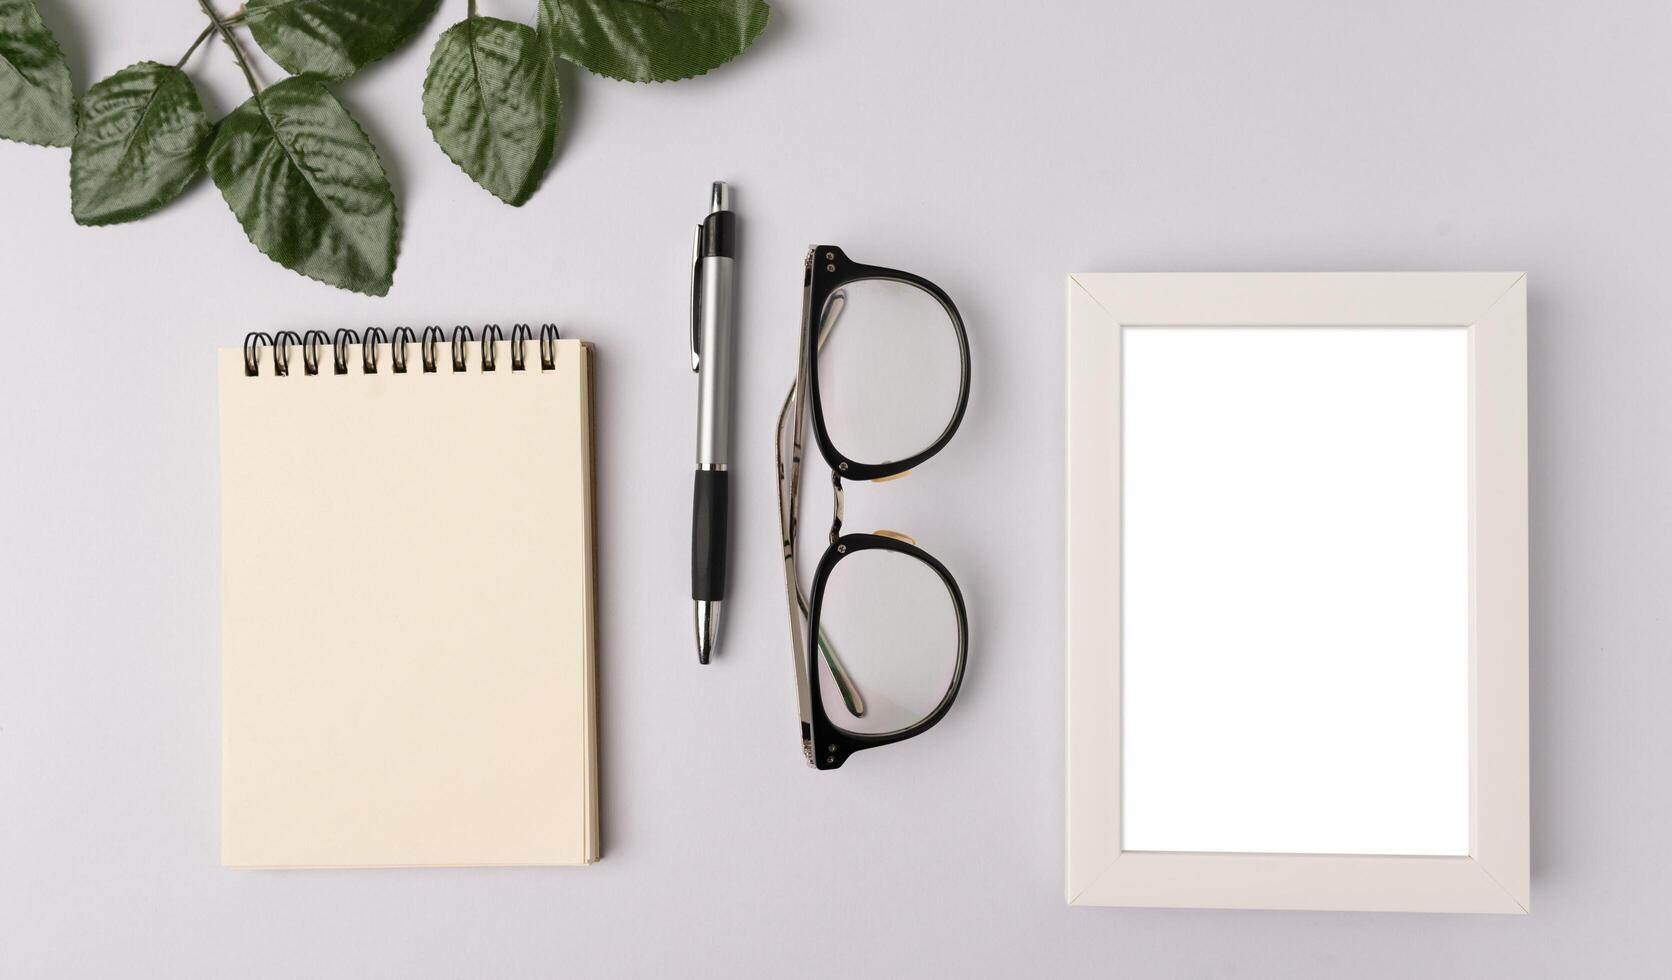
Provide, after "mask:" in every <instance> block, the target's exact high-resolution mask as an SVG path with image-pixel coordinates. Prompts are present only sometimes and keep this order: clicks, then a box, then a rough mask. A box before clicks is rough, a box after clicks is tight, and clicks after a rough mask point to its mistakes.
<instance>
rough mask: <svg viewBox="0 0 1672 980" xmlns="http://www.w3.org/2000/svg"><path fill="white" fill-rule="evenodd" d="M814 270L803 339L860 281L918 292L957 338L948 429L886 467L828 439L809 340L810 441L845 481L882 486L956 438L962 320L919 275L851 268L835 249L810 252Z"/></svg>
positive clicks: (962, 392)
mask: <svg viewBox="0 0 1672 980" xmlns="http://www.w3.org/2000/svg"><path fill="white" fill-rule="evenodd" d="M811 258H812V265H811V267H810V268H809V269H808V274H807V283H806V289H807V299H806V302H805V303H804V304H803V306H802V309H803V313H802V323H801V329H802V332H803V333H804V334H805V333H807V332H808V331H812V330H816V329H817V327H816V324H818V323H819V322H820V320H821V319H822V318H823V316H824V308H825V304H827V303H829V302H830V297H831V296H833V295H834V294H835V293H836V291H837V290H839V289H841V288H842V287H843V286H846V285H848V284H850V283H854V282H859V281H860V280H863V279H882V280H887V281H892V282H903V283H905V284H907V285H910V286H916V287H917V288H918V289H921V290H923V291H924V292H926V293H928V294H929V295H930V296H933V297H934V298H935V300H936V302H938V303H940V305H941V308H942V309H944V310H945V311H946V315H947V317H948V318H949V319H951V321H952V331H953V333H954V334H955V335H956V336H957V338H958V372H959V373H958V403H957V405H955V406H954V407H953V410H952V418H951V419H950V420H949V421H948V422H947V423H946V428H945V429H944V430H943V431H942V432H941V434H940V435H939V436H937V437H936V438H935V441H934V442H932V443H930V444H929V447H928V448H927V449H925V450H923V451H922V452H919V453H916V454H915V455H912V456H908V457H906V458H905V459H900V460H894V461H892V462H888V463H862V462H860V461H858V460H856V459H852V458H850V457H848V456H846V455H844V454H843V453H842V451H841V450H839V449H837V448H836V444H835V443H834V442H833V441H832V440H831V438H830V432H829V430H828V429H827V428H826V427H825V422H824V399H823V397H822V396H821V395H820V393H819V357H818V340H817V338H816V337H814V338H812V340H813V343H811V344H809V345H807V346H808V347H810V348H811V353H810V354H809V357H810V360H809V362H808V363H807V365H806V369H807V396H808V398H809V399H810V401H811V402H812V406H813V437H814V439H815V440H816V441H817V442H818V444H819V453H820V454H822V455H823V456H824V461H825V462H826V463H829V464H830V468H831V469H832V470H834V471H836V472H837V473H839V474H841V476H842V477H844V478H845V479H849V480H885V479H887V478H889V477H891V476H899V475H900V474H902V473H905V472H906V471H908V470H912V469H915V468H917V466H919V465H920V464H922V463H923V462H924V461H925V460H927V459H929V458H930V457H932V456H934V455H935V454H936V453H938V452H940V451H941V450H942V449H944V448H946V444H947V443H949V442H951V441H952V437H953V436H954V435H956V434H957V432H958V426H959V425H960V424H961V423H962V422H963V421H964V410H965V409H967V408H969V404H970V340H969V335H968V334H967V333H966V332H965V331H964V319H963V317H961V316H959V315H958V307H957V306H955V305H953V303H952V297H950V296H948V295H946V292H945V291H944V290H942V289H941V288H940V287H939V286H937V285H935V284H934V283H932V282H930V281H929V280H927V279H925V278H923V277H922V276H919V275H914V274H912V273H910V272H901V271H900V270H898V269H885V268H882V267H881V266H875V265H862V264H860V263H858V262H854V261H852V260H851V259H849V258H848V257H847V255H846V254H844V253H843V252H842V250H841V249H839V248H837V247H836V246H834V245H820V246H818V247H817V248H815V249H814V250H813V254H812V256H811Z"/></svg>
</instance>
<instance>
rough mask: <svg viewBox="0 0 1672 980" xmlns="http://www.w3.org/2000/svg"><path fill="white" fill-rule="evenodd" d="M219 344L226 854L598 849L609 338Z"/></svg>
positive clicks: (543, 853)
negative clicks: (596, 442)
mask: <svg viewBox="0 0 1672 980" xmlns="http://www.w3.org/2000/svg"><path fill="white" fill-rule="evenodd" d="M439 346H440V350H439V352H438V356H437V358H436V362H437V363H436V372H435V373H425V372H424V371H423V367H422V364H421V362H420V359H419V357H418V355H417V347H416V346H414V348H413V353H412V354H411V355H410V356H409V358H408V362H409V363H408V367H407V373H404V374H396V373H393V372H392V371H391V364H390V350H389V348H388V346H387V345H384V346H382V347H381V350H380V358H379V360H380V364H379V365H378V371H377V373H374V374H367V373H364V371H363V368H362V354H361V349H360V348H359V347H358V346H352V347H350V348H349V351H348V354H349V356H348V358H347V363H348V373H346V374H342V375H338V374H335V373H334V366H333V359H332V356H331V351H330V350H329V349H326V350H325V351H324V352H323V353H322V356H321V357H320V362H321V363H320V368H319V373H318V374H317V375H315V376H308V375H307V374H306V373H305V372H304V370H303V368H302V356H301V352H300V350H293V351H292V353H291V357H290V361H291V363H290V371H289V374H288V375H287V376H278V375H276V374H275V371H274V364H273V352H272V350H271V349H268V348H262V349H260V352H259V356H260V361H259V367H260V371H259V374H258V375H257V376H255V377H250V376H248V375H247V374H246V370H245V365H244V353H243V351H241V350H236V349H229V350H222V351H220V352H219V375H220V411H221V478H222V573H223V595H222V619H223V648H222V691H223V702H224V703H223V756H222V759H223V784H222V808H223V812H222V861H223V863H224V864H226V865H227V866H229V867H359V866H404V865H515V864H539V865H552V864H583V863H588V862H590V861H591V860H594V859H595V858H596V855H597V809H596V807H597V802H596V791H595V786H596V773H595V769H596V764H595V758H596V754H595V750H594V719H593V705H594V697H593V676H594V672H593V569H592V563H593V541H592V533H593V527H592V473H591V426H592V420H591V393H590V364H589V360H590V357H591V349H590V348H589V347H588V346H586V345H583V344H581V343H579V342H576V341H559V342H558V343H557V344H556V348H555V352H556V356H555V358H554V363H553V365H552V368H551V369H549V370H543V369H542V368H543V365H542V363H541V358H540V357H539V356H538V354H537V353H536V348H537V345H535V344H533V343H530V344H529V347H530V351H529V357H528V359H527V363H526V365H525V370H521V371H516V370H512V369H511V367H512V359H511V356H510V345H509V344H506V343H503V342H501V343H499V344H498V345H497V347H496V349H497V352H498V354H497V357H495V358H494V360H495V361H496V365H495V366H496V370H494V371H483V370H482V369H481V356H480V348H479V346H478V345H476V344H474V343H471V344H468V345H467V346H466V354H467V357H466V361H467V364H466V367H465V369H464V370H463V371H461V372H455V371H454V370H453V361H452V357H451V352H450V351H449V350H448V347H447V345H445V344H443V345H439Z"/></svg>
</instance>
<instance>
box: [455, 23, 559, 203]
mask: <svg viewBox="0 0 1672 980" xmlns="http://www.w3.org/2000/svg"><path fill="white" fill-rule="evenodd" d="M551 76H552V71H551V68H550V66H549V65H548V63H547V61H546V53H545V50H544V49H543V48H542V47H541V44H540V40H539V38H537V37H536V36H535V33H534V28H532V27H529V26H528V25H527V24H514V23H512V22H511V21H508V20H499V19H497V18H494V17H470V18H467V19H466V20H464V21H463V22H462V23H459V24H456V25H454V26H453V27H450V28H448V29H447V31H446V32H445V33H443V34H442V35H441V39H440V40H439V41H437V42H436V45H435V53H434V54H432V55H431V56H430V68H429V72H428V73H427V74H425V76H424V119H425V121H427V122H428V123H429V124H430V132H431V133H433V134H435V141H436V143H438V144H440V146H441V149H442V150H443V151H445V152H446V154H447V155H448V156H449V157H452V158H453V162H454V163H456V164H458V165H459V167H460V169H462V170H464V172H465V173H467V174H469V175H470V177H471V179H472V180H474V181H476V182H477V183H478V184H481V185H482V186H483V187H485V188H487V189H488V191H490V192H491V193H492V194H493V195H494V196H495V197H497V198H499V199H500V200H502V201H504V202H505V203H507V204H511V205H514V206H519V207H520V206H521V205H522V204H523V203H524V202H525V201H527V200H528V199H529V197H531V196H532V195H533V194H534V192H535V190H537V189H538V188H539V186H540V181H541V179H542V178H544V177H545V175H546V168H547V167H549V166H550V165H551V161H552V151H553V148H554V147H555V146H556V145H557V127H558V120H559V117H560V116H561V114H562V103H561V102H560V101H559V100H558V92H557V85H556V80H555V79H554V78H552V77H551Z"/></svg>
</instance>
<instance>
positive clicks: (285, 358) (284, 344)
mask: <svg viewBox="0 0 1672 980" xmlns="http://www.w3.org/2000/svg"><path fill="white" fill-rule="evenodd" d="M301 342H302V338H300V337H298V336H296V334H295V333H294V332H293V331H290V330H280V331H279V332H278V333H276V334H274V335H273V373H274V374H275V375H277V376H278V377H281V378H283V377H285V376H287V375H289V374H290V348H291V347H293V346H295V345H297V344H300V343H301Z"/></svg>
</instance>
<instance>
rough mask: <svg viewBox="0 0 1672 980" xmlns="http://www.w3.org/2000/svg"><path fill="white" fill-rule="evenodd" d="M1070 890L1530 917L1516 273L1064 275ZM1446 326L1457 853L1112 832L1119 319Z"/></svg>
mask: <svg viewBox="0 0 1672 980" xmlns="http://www.w3.org/2000/svg"><path fill="white" fill-rule="evenodd" d="M1067 313H1068V324H1067V344H1066V348H1067V379H1066V380H1067V389H1066V393H1067V436H1066V459H1067V472H1066V491H1067V502H1066V522H1067V535H1066V562H1067V570H1066V577H1067V590H1066V591H1067V595H1066V615H1067V624H1066V642H1067V755H1068V759H1067V841H1066V844H1067V847H1066V851H1067V875H1066V886H1067V888H1066V893H1067V900H1068V902H1069V904H1071V905H1082V906H1163V907H1182V908H1253V909H1312V910H1365V911H1412V912H1495V913H1514V914H1521V913H1526V912H1527V911H1528V909H1529V905H1530V897H1529V895H1530V878H1531V872H1530V843H1529V837H1530V832H1529V788H1528V781H1529V762H1528V676H1527V661H1528V642H1529V639H1528V599H1527V576H1528V551H1527V380H1526V379H1527V335H1526V280H1525V277H1524V275H1523V274H1521V273H1450V272H1442V273H1362V274H1361V273H1319V274H1310V273H1270V274H1266V273H1254V274H1247V273H1233V274H1184V273H1180V274H1076V275H1071V276H1069V277H1068V281H1067ZM1168 326H1177V327H1261V326H1266V327H1274V326H1294V327H1308V326H1313V327H1354V326H1375V327H1440V326H1450V327H1461V328H1464V329H1465V330H1466V332H1467V352H1468V353H1467V358H1468V367H1467V372H1468V383H1467V387H1468V397H1467V403H1468V419H1467V425H1468V447H1469V448H1468V455H1469V460H1468V490H1467V493H1468V524H1469V532H1468V550H1469V563H1468V592H1469V595H1468V610H1469V626H1468V629H1469V638H1468V657H1469V693H1468V698H1469V714H1468V742H1469V744H1468V774H1469V775H1468V778H1469V827H1468V853H1467V854H1466V855H1456V856H1430V855H1412V856H1403V855H1360V854H1294V853H1291V854H1275V853H1205V852H1158V851H1128V850H1124V849H1123V847H1122V841H1123V837H1122V827H1121V820H1122V799H1121V792H1122V775H1121V766H1122V759H1123V755H1122V744H1121V738H1122V724H1123V721H1122V692H1121V684H1122V651H1121V643H1122V623H1121V615H1122V609H1121V602H1120V601H1119V600H1120V597H1121V596H1122V594H1123V593H1122V585H1123V583H1122V581H1121V574H1122V554H1123V552H1122V528H1121V514H1122V507H1121V493H1122V486H1123V482H1122V472H1121V465H1122V458H1123V457H1122V446H1121V439H1122V424H1123V420H1122V399H1123V393H1122V332H1123V330H1124V329H1125V328H1127V327H1168Z"/></svg>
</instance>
